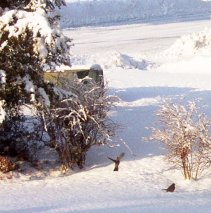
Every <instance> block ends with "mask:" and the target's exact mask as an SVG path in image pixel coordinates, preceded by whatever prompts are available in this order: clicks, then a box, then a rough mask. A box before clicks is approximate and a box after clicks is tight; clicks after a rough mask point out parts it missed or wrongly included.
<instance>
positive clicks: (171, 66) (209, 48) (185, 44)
mask: <svg viewBox="0 0 211 213" xmlns="http://www.w3.org/2000/svg"><path fill="white" fill-rule="evenodd" d="M206 27H207V28H210V27H211V21H210V20H195V21H187V22H177V23H156V24H153V23H151V24H150V23H147V24H138V23H136V24H127V25H121V26H104V27H83V28H70V29H67V30H65V34H66V35H68V36H69V37H72V38H73V39H74V43H75V46H74V47H73V48H72V52H73V59H72V62H73V64H86V65H87V64H88V65H90V64H93V63H99V64H101V65H102V66H103V68H104V74H105V79H106V81H107V82H108V86H109V92H110V93H111V94H115V95H117V96H119V97H120V99H121V101H120V102H119V103H117V108H115V109H113V111H112V113H111V116H112V118H113V119H114V120H116V121H118V122H119V123H120V124H121V127H122V128H121V129H119V131H118V134H117V136H116V137H115V138H113V143H114V145H115V147H114V148H109V147H95V148H93V149H92V150H91V151H90V152H89V153H88V156H87V164H86V168H85V169H84V170H81V171H77V172H72V173H71V174H70V175H65V176H63V175H58V174H55V173H52V175H50V176H49V177H47V178H46V177H45V178H40V179H38V178H37V177H34V178H33V177H31V178H29V177H30V176H27V175H26V176H25V177H21V178H17V179H14V180H10V179H8V180H4V181H1V182H0V187H1V190H0V212H1V213H11V212H12V213H13V212H14V213H28V212H34V213H41V212H43V213H44V212H45V213H57V212H58V213H67V212H84V213H101V212H105V213H107V212H108V213H110V212H118V213H123V212H127V213H136V212H137V213H139V212H156V213H159V212H162V213H163V212H182V213H183V212H184V213H187V212H191V213H192V212H193V213H194V212H197V213H200V212H201V213H208V212H210V209H211V201H210V194H211V170H210V169H209V170H208V171H206V173H205V174H204V175H203V176H202V177H201V178H200V179H199V180H198V181H185V180H184V178H183V176H182V174H181V172H180V171H179V170H177V169H176V168H174V166H173V165H171V164H169V163H167V162H166V161H165V159H164V155H165V153H166V151H165V149H164V148H163V146H162V144H160V143H155V142H149V141H146V140H145V139H144V137H147V136H149V134H150V131H149V130H147V129H146V127H152V126H156V124H157V123H156V117H155V115H154V112H155V111H156V110H157V109H158V108H159V105H160V104H161V103H162V101H163V100H164V99H166V98H170V99H172V100H173V101H178V100H180V99H181V97H185V99H184V100H193V99H194V98H200V99H201V102H200V103H201V104H202V105H206V106H205V107H204V111H205V112H206V113H207V115H208V116H210V117H211V110H210V109H211V62H210V61H211V60H210V57H211V45H210V41H211V33H210V31H209V30H205V31H204V28H206ZM184 35H186V36H184ZM181 36H182V38H180V37H181ZM202 38H203V39H202ZM121 152H125V157H124V160H123V161H122V162H121V164H120V171H119V172H113V166H114V165H113V164H112V163H111V162H110V161H109V160H108V158H107V156H110V157H115V156H116V155H118V154H119V153H121ZM173 182H174V183H175V184H176V192H174V193H166V192H164V191H161V189H162V188H165V187H167V186H169V185H170V184H171V183H173Z"/></svg>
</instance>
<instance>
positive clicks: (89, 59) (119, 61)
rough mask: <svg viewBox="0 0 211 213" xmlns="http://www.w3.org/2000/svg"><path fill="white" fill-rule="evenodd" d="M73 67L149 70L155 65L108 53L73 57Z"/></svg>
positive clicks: (136, 57) (143, 60)
mask: <svg viewBox="0 0 211 213" xmlns="http://www.w3.org/2000/svg"><path fill="white" fill-rule="evenodd" d="M71 63H72V65H89V66H90V65H92V64H100V65H101V66H102V67H103V69H112V68H122V69H139V70H148V69H150V68H151V67H152V66H153V63H152V62H150V61H148V60H145V59H143V58H141V57H140V56H129V55H126V54H122V53H118V52H107V53H105V54H95V55H89V56H88V55H81V56H73V57H72V59H71Z"/></svg>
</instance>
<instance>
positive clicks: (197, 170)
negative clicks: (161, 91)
mask: <svg viewBox="0 0 211 213" xmlns="http://www.w3.org/2000/svg"><path fill="white" fill-rule="evenodd" d="M157 116H158V117H159V120H160V123H161V127H160V129H153V135H152V139H153V140H159V141H161V142H163V143H164V144H165V146H166V148H167V150H168V151H169V154H168V156H167V158H168V160H169V161H170V162H172V163H173V164H174V165H176V166H179V167H180V168H181V169H182V172H183V175H184V177H185V179H191V178H193V179H197V178H198V177H199V176H200V175H201V174H202V172H203V171H204V170H205V169H207V168H208V167H209V166H210V164H211V137H210V134H209V131H210V127H211V120H210V119H207V118H206V117H205V115H204V114H201V113H199V111H198V109H197V107H196V103H195V102H190V103H188V104H187V106H184V105H180V104H172V103H165V104H164V105H163V106H161V108H160V109H159V110H158V112H157Z"/></svg>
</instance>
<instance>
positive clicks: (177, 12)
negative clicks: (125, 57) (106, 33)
mask: <svg viewBox="0 0 211 213" xmlns="http://www.w3.org/2000/svg"><path fill="white" fill-rule="evenodd" d="M66 2H67V7H64V8H62V16H63V17H62V26H63V27H78V26H84V25H96V24H108V23H115V22H128V21H137V20H139V21H140V20H141V21H147V20H148V21H149V20H153V19H155V18H156V19H158V18H166V17H168V18H170V17H174V19H175V18H178V19H181V18H185V17H188V16H189V17H191V18H194V16H197V17H200V16H201V17H206V18H208V17H209V15H210V7H211V2H209V1H203V0H147V1H146V0H115V1H113V0H83V1H81V0H67V1H66Z"/></svg>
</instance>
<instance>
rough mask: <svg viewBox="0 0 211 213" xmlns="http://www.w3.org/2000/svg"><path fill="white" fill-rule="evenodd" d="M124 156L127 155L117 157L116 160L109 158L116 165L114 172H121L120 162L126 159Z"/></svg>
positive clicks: (122, 154)
mask: <svg viewBox="0 0 211 213" xmlns="http://www.w3.org/2000/svg"><path fill="white" fill-rule="evenodd" d="M124 155H125V153H124V152H122V153H121V154H120V155H119V156H117V158H116V160H115V159H112V158H110V157H108V159H109V160H111V161H113V162H114V163H115V167H114V171H118V170H119V164H120V160H121V159H122V158H123V157H124Z"/></svg>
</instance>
